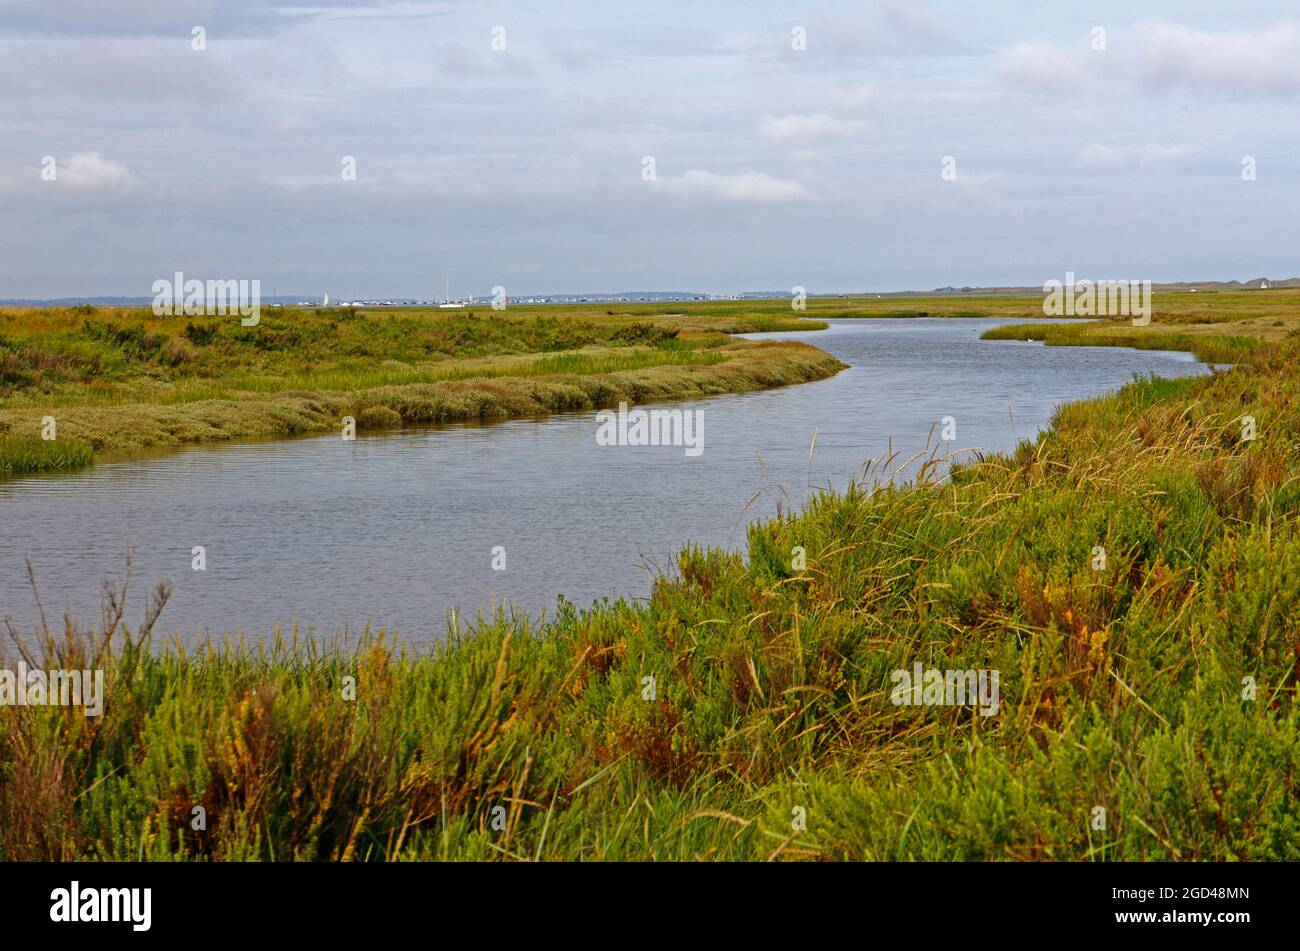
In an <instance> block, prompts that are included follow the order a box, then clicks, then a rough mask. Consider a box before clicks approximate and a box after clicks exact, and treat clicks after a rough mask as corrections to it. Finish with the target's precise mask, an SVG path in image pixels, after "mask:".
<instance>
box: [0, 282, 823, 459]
mask: <svg viewBox="0 0 1300 951" xmlns="http://www.w3.org/2000/svg"><path fill="white" fill-rule="evenodd" d="M824 327H826V324H825V323H824V322H820V321H816V320H804V319H801V318H799V317H796V316H792V315H791V314H789V313H786V314H772V313H761V314H755V315H746V314H744V313H732V314H730V315H728V316H726V317H725V318H719V317H712V316H709V315H706V314H694V315H691V316H687V317H679V316H669V315H664V314H662V313H660V314H654V313H644V314H643V313H634V314H614V313H606V312H601V311H599V310H597V309H595V308H590V307H587V308H569V309H565V308H537V307H534V308H522V309H521V308H511V309H510V310H509V311H505V312H493V311H490V310H489V311H485V312H479V313H475V312H473V311H455V312H452V313H448V312H447V311H440V310H435V311H428V310H424V311H421V310H400V311H361V312H357V311H353V310H293V309H283V310H281V309H268V310H266V311H263V313H262V320H261V323H260V324H258V325H257V326H253V327H244V326H242V325H241V324H240V322H239V320H238V319H236V318H234V317H217V316H210V317H203V316H199V317H154V316H153V315H152V314H151V313H150V312H148V311H146V310H140V309H135V310H131V309H122V310H112V309H95V308H91V307H77V308H64V309H44V310H30V309H29V310H0V387H2V388H0V434H2V433H6V432H10V433H22V432H24V431H27V430H28V429H30V427H32V426H33V425H34V422H35V421H39V420H40V419H42V418H43V417H44V416H46V415H53V416H55V417H56V418H57V420H58V425H59V430H60V432H61V433H65V434H66V435H67V436H68V437H70V438H72V439H75V440H78V441H80V442H84V443H86V444H88V445H89V446H90V447H91V449H92V450H93V451H94V452H95V453H104V452H115V451H119V450H133V449H139V448H145V447H159V446H173V445H181V444H185V443H193V442H200V441H211V440H223V439H234V438H244V437H254V438H260V437H273V436H284V435H293V434H298V433H308V432H324V431H329V430H333V429H337V428H338V427H339V426H340V425H341V421H342V418H343V417H344V416H349V415H350V416H355V417H356V418H357V420H358V422H359V423H360V424H361V425H363V426H364V425H367V421H368V420H382V421H383V425H384V426H394V425H397V426H400V425H424V424H428V423H436V422H452V421H474V420H483V419H501V418H506V417H511V416H538V415H544V414H547V413H554V412H566V411H578V410H586V409H593V408H598V407H601V406H607V405H613V404H616V403H617V402H619V401H622V400H626V401H628V402H646V401H650V400H665V399H685V398H691V397H700V396H708V395H712V394H717V393H736V392H745V391H748V390H753V389H758V388H761V387H771V386H783V385H788V384H793V383H802V382H806V381H808V380H815V379H821V378H823V377H826V376H829V375H831V374H834V373H836V372H838V371H839V370H840V369H842V368H843V364H841V363H840V362H839V361H838V360H835V359H834V358H833V357H831V356H829V355H828V354H825V353H823V352H822V351H820V350H818V349H817V348H815V347H811V346H809V345H807V344H802V343H793V342H791V343H780V344H774V343H772V342H751V341H743V340H737V339H735V338H734V337H733V336H731V335H732V334H734V333H740V332H744V331H770V330H790V329H798V330H816V329H820V328H824ZM394 414H396V421H395V422H394Z"/></svg>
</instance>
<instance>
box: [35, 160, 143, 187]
mask: <svg viewBox="0 0 1300 951" xmlns="http://www.w3.org/2000/svg"><path fill="white" fill-rule="evenodd" d="M55 174H56V177H55V182H56V183H57V184H59V185H64V186H67V187H69V188H76V189H82V190H85V191H115V190H118V191H120V190H125V189H129V188H133V187H134V186H135V185H137V184H138V183H139V179H138V178H137V177H136V175H135V174H134V173H133V172H132V171H131V170H130V169H129V168H127V167H126V166H125V165H122V164H121V163H119V162H114V161H113V160H112V159H106V158H103V157H102V156H101V155H100V154H99V153H98V152H77V153H76V154H74V155H69V156H68V157H67V158H65V159H57V160H56V163H55Z"/></svg>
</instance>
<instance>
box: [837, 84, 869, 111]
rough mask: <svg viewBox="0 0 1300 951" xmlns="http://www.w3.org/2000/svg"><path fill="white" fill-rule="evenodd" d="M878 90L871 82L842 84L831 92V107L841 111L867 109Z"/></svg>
mask: <svg viewBox="0 0 1300 951" xmlns="http://www.w3.org/2000/svg"><path fill="white" fill-rule="evenodd" d="M875 96H876V91H875V87H873V86H872V85H871V84H870V83H855V84H851V85H845V86H841V87H840V88H839V89H837V90H835V91H834V92H833V93H831V94H830V97H829V101H830V104H831V107H832V108H834V109H837V110H840V111H841V112H857V111H858V110H861V109H865V108H866V107H867V106H868V105H869V104H870V103H871V101H872V100H873V99H874V98H875Z"/></svg>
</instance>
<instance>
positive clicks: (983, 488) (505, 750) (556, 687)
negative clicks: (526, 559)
mask: <svg viewBox="0 0 1300 951" xmlns="http://www.w3.org/2000/svg"><path fill="white" fill-rule="evenodd" d="M1297 406H1300V341H1296V340H1285V341H1282V342H1281V343H1277V344H1270V345H1268V346H1266V347H1262V348H1258V349H1254V350H1252V351H1250V352H1248V353H1246V354H1244V355H1243V356H1242V359H1241V360H1240V361H1239V362H1238V366H1237V368H1236V369H1234V370H1232V371H1230V372H1228V373H1222V374H1218V375H1215V376H1212V377H1206V378H1196V379H1184V380H1177V381H1166V380H1160V379H1148V380H1141V381H1135V382H1134V383H1131V384H1129V385H1128V386H1126V387H1124V388H1123V389H1122V390H1121V391H1119V392H1118V393H1116V394H1113V395H1109V396H1105V397H1102V398H1099V399H1094V400H1090V401H1087V402H1083V403H1078V404H1074V405H1071V406H1068V407H1065V408H1064V409H1062V410H1061V411H1060V412H1059V413H1058V414H1057V416H1056V418H1055V420H1054V424H1053V428H1052V429H1051V431H1050V432H1047V433H1045V434H1044V435H1043V436H1041V437H1040V438H1039V439H1038V440H1037V441H1035V442H1033V443H1024V444H1022V445H1021V446H1020V447H1019V448H1018V449H1017V450H1016V451H1015V452H1014V453H1011V454H1007V455H997V456H992V457H989V458H986V459H982V460H977V461H974V462H972V463H971V464H968V465H965V466H963V467H960V468H958V469H957V470H956V472H955V473H954V475H953V477H952V478H951V480H945V481H936V480H935V479H934V478H933V477H934V476H935V475H936V472H935V470H934V468H933V467H930V468H926V469H924V470H923V471H914V473H913V474H914V475H915V476H917V484H915V485H912V486H909V487H893V486H890V485H887V484H886V485H883V486H881V487H879V488H876V489H875V490H872V489H871V488H870V487H863V488H861V489H858V490H854V491H852V492H849V493H847V494H824V495H821V496H819V497H817V498H816V499H815V500H814V501H813V502H812V503H811V504H810V505H809V506H808V507H807V509H806V510H805V511H804V512H802V513H800V514H787V515H786V516H784V517H782V518H779V519H776V520H774V521H770V522H768V523H765V524H761V525H756V526H754V527H752V528H751V530H750V533H749V540H748V550H747V551H746V552H745V553H744V554H743V555H742V554H741V553H737V552H727V551H719V550H708V551H702V550H697V549H691V550H688V551H685V552H683V553H682V554H681V556H680V559H679V562H678V565H677V570H676V573H675V575H674V577H672V578H667V579H664V580H661V581H659V582H658V583H657V584H656V585H655V587H654V590H653V594H652V597H651V598H650V600H649V602H648V603H646V604H644V605H629V604H626V603H623V602H618V603H614V604H603V605H597V606H594V607H593V608H592V609H590V610H578V609H576V608H574V607H573V606H571V605H566V604H561V606H560V610H559V612H558V614H557V616H556V617H555V618H554V620H552V621H550V622H548V623H546V624H545V625H544V626H540V627H538V626H534V625H532V624H531V623H529V622H528V621H526V620H522V619H518V618H507V617H497V618H490V619H485V620H483V621H482V622H481V623H479V624H477V625H474V626H472V628H470V629H465V628H462V627H455V628H453V630H451V631H450V632H449V636H448V640H447V642H446V643H445V644H444V645H443V646H441V647H440V648H438V649H437V650H435V651H433V652H432V653H415V652H409V651H405V650H403V649H401V648H400V647H395V646H394V645H393V643H392V642H391V641H390V640H388V639H386V638H382V637H374V638H372V639H369V640H368V641H367V642H366V643H364V644H363V645H362V646H361V647H359V648H351V649H349V648H341V647H337V646H336V647H329V646H318V645H308V644H303V643H295V642H294V641H292V640H289V641H288V642H284V641H281V642H278V643H273V644H268V645H263V646H262V647H259V648H257V649H243V650H240V649H237V648H235V647H229V646H228V647H226V648H215V647H214V648H204V649H200V650H198V651H196V652H191V653H189V654H185V653H183V652H181V651H180V650H179V648H176V647H172V648H169V649H167V650H157V649H150V646H151V645H150V643H149V635H148V630H149V628H150V626H151V625H150V624H149V623H148V621H146V623H145V625H143V626H140V627H137V628H135V629H134V639H132V638H131V637H129V636H128V634H127V633H126V629H125V627H124V626H123V625H122V624H121V623H120V619H121V615H120V613H118V614H117V615H115V614H114V613H113V612H111V611H110V614H109V617H108V619H107V621H106V622H105V624H104V625H103V627H102V628H101V631H100V636H99V638H98V639H96V638H95V637H93V636H91V635H85V634H82V635H78V636H76V637H66V638H65V637H64V636H62V634H61V633H60V636H58V637H57V638H55V637H52V638H51V639H50V650H51V652H52V655H53V657H54V659H53V660H52V661H51V663H52V664H54V665H56V666H60V667H82V666H93V665H94V663H95V661H94V660H93V657H94V655H96V654H99V645H100V644H101V643H102V640H103V639H104V638H103V635H104V633H105V632H116V634H115V637H114V641H113V646H112V648H111V649H110V650H106V651H104V652H103V654H102V655H101V656H100V657H99V660H98V663H99V664H100V665H102V666H104V667H105V668H106V671H107V698H108V699H107V705H106V708H105V712H104V715H103V716H102V717H100V718H87V717H84V716H82V715H81V712H80V711H79V710H69V709H58V708H41V707H0V857H4V858H8V859H33V858H91V859H137V858H146V859H159V860H161V859H171V858H212V859H246V858H247V859H253V858H256V859H275V860H288V859H357V860H363V859H368V860H379V859H398V858H401V859H506V860H510V859H514V860H533V859H577V858H583V859H659V860H663V859H760V860H761V859H768V858H778V859H788V860H798V859H931V860H961V859H994V860H1012V861H1017V860H1070V861H1116V860H1129V861H1131V860H1174V859H1177V860H1252V859H1289V860H1295V859H1297V858H1300V801H1298V799H1300V707H1298V706H1297V703H1296V682H1297V675H1298V674H1300V640H1298V639H1297V638H1298V637H1300V523H1298V522H1297V515H1298V514H1300V453H1298V452H1297V449H1296V446H1297V445H1298V444H1300V411H1298V410H1297ZM1244 416H1250V417H1253V420H1254V422H1255V424H1256V425H1255V431H1254V433H1253V434H1252V433H1250V431H1249V429H1248V428H1246V427H1245V425H1244V421H1243V417H1244ZM1243 435H1253V436H1254V438H1253V439H1245V438H1243ZM670 515H671V513H666V516H670ZM796 548H800V549H803V550H804V551H805V552H806V564H800V562H799V561H798V560H797V558H796ZM1102 550H1104V551H1102ZM1099 552H1100V553H1101V554H1104V559H1101V560H1099ZM115 601H116V602H117V603H121V602H122V601H123V599H122V598H121V597H120V595H119V596H115ZM133 613H134V609H133ZM141 642H143V643H141ZM10 660H11V662H12V660H13V658H10ZM917 663H920V664H922V665H924V667H926V668H936V669H939V670H950V669H956V670H964V669H976V670H996V671H998V673H999V678H1000V679H999V683H1000V706H999V709H998V711H997V712H996V713H995V714H993V715H989V716H986V715H984V714H983V713H982V712H981V711H979V710H977V709H974V708H973V707H972V706H971V705H970V704H952V705H920V706H910V705H898V704H896V703H894V702H893V699H892V698H891V695H892V692H893V687H894V676H893V672H894V671H900V670H907V671H910V670H911V669H912V668H913V665H914V664H917ZM349 678H351V679H349ZM651 678H652V679H651ZM197 808H201V809H202V810H203V812H202V813H201V817H202V819H203V823H202V827H201V828H200V827H199V826H198V824H197V822H198V817H199V816H200V813H196V812H195V810H196V809H197Z"/></svg>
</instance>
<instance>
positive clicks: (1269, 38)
mask: <svg viewBox="0 0 1300 951" xmlns="http://www.w3.org/2000/svg"><path fill="white" fill-rule="evenodd" d="M1088 40H1089V37H1088V36H1081V37H1080V42H1079V43H1076V44H1074V45H1070V46H1060V45H1055V44H1051V43H1041V42H1029V43H1017V44H1015V45H1014V46H1010V47H1007V48H1006V49H1004V50H1002V51H1001V52H1000V53H999V54H998V56H997V60H996V62H995V64H994V69H993V73H994V75H995V76H996V77H997V78H998V79H1000V80H1001V81H1002V82H1004V83H1006V84H1007V85H1010V86H1014V87H1016V88H1017V89H1018V90H1020V91H1023V92H1028V93H1032V94H1038V95H1047V96H1058V95H1072V94H1076V93H1080V92H1084V91H1086V90H1089V89H1098V90H1105V89H1110V90H1112V91H1119V92H1124V91H1139V92H1145V93H1157V94H1160V93H1175V92H1203V93H1210V94H1214V95H1219V96H1224V97H1227V98H1232V99H1236V98H1259V97H1263V98H1283V97H1291V96H1294V95H1296V94H1297V93H1300V25H1298V24H1297V23H1296V22H1295V21H1290V20H1286V21H1281V22H1279V23H1275V24H1273V25H1271V26H1269V27H1266V28H1264V29H1259V30H1238V31H1209V30H1196V29H1193V28H1191V27H1188V26H1184V25H1182V24H1178V23H1171V22H1169V21H1166V20H1145V21H1143V22H1141V23H1138V24H1137V25H1136V26H1134V27H1133V28H1132V29H1131V30H1129V31H1120V30H1117V29H1112V30H1111V31H1110V33H1109V37H1108V41H1107V48H1106V49H1104V50H1095V49H1093V48H1092V47H1091V46H1090V44H1089V42H1088Z"/></svg>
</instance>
